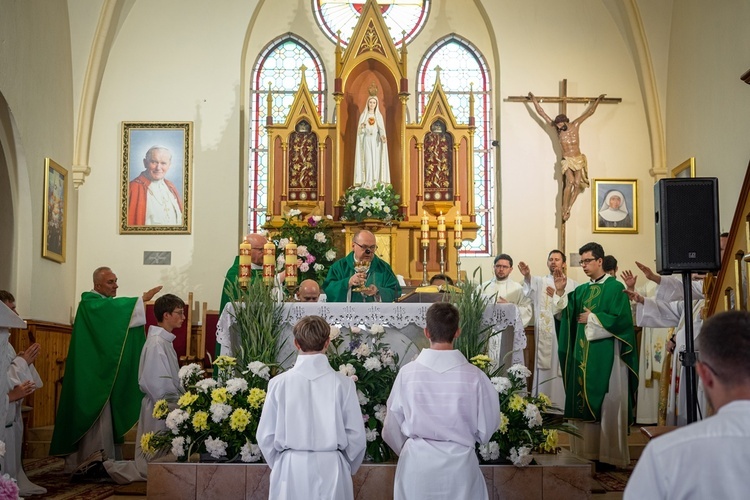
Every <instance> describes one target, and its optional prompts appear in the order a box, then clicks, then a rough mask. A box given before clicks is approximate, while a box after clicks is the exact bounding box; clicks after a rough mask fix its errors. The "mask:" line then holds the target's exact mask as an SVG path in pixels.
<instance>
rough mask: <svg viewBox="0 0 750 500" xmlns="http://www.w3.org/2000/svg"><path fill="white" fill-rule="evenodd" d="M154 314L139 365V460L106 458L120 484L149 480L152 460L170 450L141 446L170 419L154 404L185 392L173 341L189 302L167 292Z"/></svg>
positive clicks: (155, 308)
mask: <svg viewBox="0 0 750 500" xmlns="http://www.w3.org/2000/svg"><path fill="white" fill-rule="evenodd" d="M154 316H156V325H151V326H149V328H148V337H147V338H146V343H145V344H144V345H143V349H142V350H141V360H140V363H139V365H138V385H139V386H140V389H141V391H143V400H142V401H141V413H140V415H139V417H138V430H137V431H136V438H135V460H134V461H132V460H117V461H115V460H106V461H105V462H104V467H105V469H106V471H107V474H108V475H109V477H110V478H112V480H114V481H115V482H116V483H118V484H128V483H130V482H133V481H146V479H147V477H148V462H149V461H151V460H153V459H154V458H157V457H159V456H161V455H164V454H165V453H166V452H164V453H161V454H156V455H154V456H150V457H146V455H144V453H143V449H142V447H141V436H143V435H144V434H145V433H147V432H158V431H162V430H166V428H167V426H166V422H165V421H164V420H158V419H156V418H154V416H153V412H154V405H155V404H156V402H157V401H159V400H160V399H164V398H169V399H172V400H175V398H176V397H177V396H178V395H179V394H181V393H182V388H181V386H180V377H179V371H180V365H179V362H178V360H177V353H176V352H175V350H174V346H173V345H172V342H173V341H174V339H175V336H174V334H173V333H172V331H173V330H174V329H176V328H180V327H181V326H182V323H183V322H184V321H185V302H183V300H182V299H181V298H179V297H177V296H176V295H172V294H169V293H168V294H166V295H163V296H162V297H159V298H158V299H156V302H154ZM173 406H175V407H176V405H173Z"/></svg>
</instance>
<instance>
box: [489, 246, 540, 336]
mask: <svg viewBox="0 0 750 500" xmlns="http://www.w3.org/2000/svg"><path fill="white" fill-rule="evenodd" d="M493 269H494V271H495V277H494V278H493V279H492V280H490V281H488V282H487V283H485V284H484V285H483V287H482V294H483V295H484V296H486V297H491V298H493V299H494V300H495V301H496V302H497V303H498V304H515V305H516V306H518V312H519V313H520V314H521V321H522V322H523V326H526V325H528V324H529V323H531V317H532V304H531V299H530V298H529V297H527V296H526V295H525V294H524V293H523V287H522V286H521V284H520V283H516V282H515V281H513V280H512V279H510V274H511V273H512V272H513V258H512V257H511V256H510V255H508V254H507V253H501V254H500V255H498V256H497V257H495V261H494V264H493Z"/></svg>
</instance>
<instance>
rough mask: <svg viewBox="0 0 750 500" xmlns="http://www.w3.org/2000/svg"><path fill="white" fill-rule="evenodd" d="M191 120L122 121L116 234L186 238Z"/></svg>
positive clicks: (187, 230) (188, 219)
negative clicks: (118, 230)
mask: <svg viewBox="0 0 750 500" xmlns="http://www.w3.org/2000/svg"><path fill="white" fill-rule="evenodd" d="M192 132H193V123H192V122H123V123H122V175H121V178H120V179H121V180H120V234H132V233H151V234H190V219H191V217H190V215H191V214H190V195H191V191H190V171H191V162H192V141H193V135H192Z"/></svg>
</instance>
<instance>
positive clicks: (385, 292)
mask: <svg viewBox="0 0 750 500" xmlns="http://www.w3.org/2000/svg"><path fill="white" fill-rule="evenodd" d="M354 274H355V271H354V252H349V254H348V255H347V256H346V257H344V258H343V259H339V260H337V261H336V262H334V263H333V265H332V266H331V268H330V269H328V274H327V275H326V279H325V281H323V286H322V289H323V291H324V292H325V294H326V300H327V301H328V302H346V299H347V294H348V292H349V278H351V277H352V276H354ZM373 284H374V285H375V286H377V287H378V292H380V300H381V302H393V301H394V300H396V299H397V298H398V297H400V296H401V285H399V284H398V278H396V275H395V274H393V270H392V269H391V266H390V265H388V263H387V262H386V261H384V260H383V259H381V258H380V257H378V256H377V255H374V256H373V258H372V262H371V263H370V270H369V271H368V272H367V280H366V281H365V286H370V285H373ZM351 301H352V302H374V301H375V298H374V297H367V298H365V297H364V296H363V295H362V294H361V293H359V292H352V294H351Z"/></svg>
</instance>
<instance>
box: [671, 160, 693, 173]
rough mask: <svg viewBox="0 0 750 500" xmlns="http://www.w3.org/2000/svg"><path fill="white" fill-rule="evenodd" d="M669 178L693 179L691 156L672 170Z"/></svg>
mask: <svg viewBox="0 0 750 500" xmlns="http://www.w3.org/2000/svg"><path fill="white" fill-rule="evenodd" d="M670 177H672V178H675V177H679V178H692V177H695V157H694V156H691V157H690V158H688V159H687V160H685V161H683V162H682V163H680V164H679V165H677V166H676V167H675V168H673V169H672V171H671V175H670Z"/></svg>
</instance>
